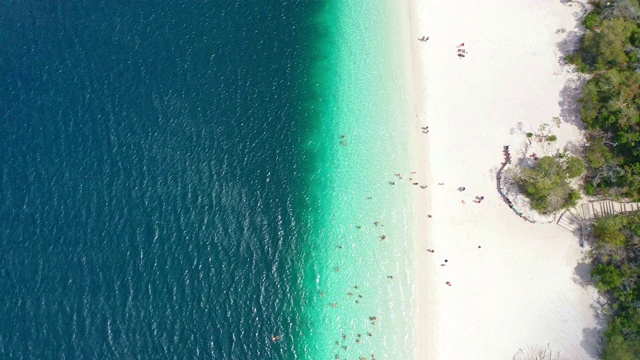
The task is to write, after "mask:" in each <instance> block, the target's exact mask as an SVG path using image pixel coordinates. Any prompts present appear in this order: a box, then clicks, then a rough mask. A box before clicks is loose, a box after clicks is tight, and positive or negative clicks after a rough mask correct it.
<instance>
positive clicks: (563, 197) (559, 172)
mask: <svg viewBox="0 0 640 360" xmlns="http://www.w3.org/2000/svg"><path fill="white" fill-rule="evenodd" d="M573 159H576V158H573V157H569V158H568V159H567V161H561V160H560V159H559V158H556V157H552V156H544V157H542V158H540V160H539V161H538V162H537V163H536V165H535V166H534V167H526V166H521V167H520V169H519V170H520V171H519V172H518V174H517V175H516V181H517V182H518V184H519V185H520V188H521V189H522V191H523V193H524V194H525V195H526V196H527V197H528V198H529V200H530V202H531V207H532V208H534V209H535V210H536V211H538V212H540V213H542V214H549V213H553V212H555V211H558V210H560V209H563V208H567V207H571V206H574V205H575V204H576V203H577V201H578V200H579V199H580V194H579V192H577V191H575V190H574V189H573V188H571V185H570V184H569V182H568V181H567V179H568V167H567V162H571V171H572V174H575V173H577V172H578V170H580V169H578V167H579V166H580V165H577V164H578V162H579V161H580V160H579V159H576V160H573ZM580 163H581V162H580Z"/></svg>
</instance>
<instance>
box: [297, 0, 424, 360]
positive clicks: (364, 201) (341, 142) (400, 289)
mask: <svg viewBox="0 0 640 360" xmlns="http://www.w3.org/2000/svg"><path fill="white" fill-rule="evenodd" d="M330 4H331V6H329V7H328V8H326V9H325V11H324V12H323V13H322V14H321V16H320V17H319V20H318V23H319V28H321V29H323V31H324V33H325V34H326V37H325V39H326V41H324V42H322V43H321V44H320V47H319V48H320V51H321V54H322V55H323V61H322V62H318V63H316V66H317V67H316V73H315V79H316V81H317V83H318V88H319V90H318V93H319V94H320V96H319V101H318V102H319V103H320V104H321V106H320V108H321V110H322V111H320V118H321V121H320V124H321V129H319V130H317V131H316V132H314V133H313V134H314V135H315V136H312V137H311V138H310V144H309V148H310V149H312V151H315V152H316V153H318V154H319V156H320V161H318V162H317V169H316V173H315V176H314V182H313V184H312V187H311V189H312V191H311V194H312V199H313V200H315V201H317V203H318V206H317V209H318V211H317V212H316V213H315V217H314V218H313V221H314V222H313V226H312V230H313V231H314V233H313V237H312V240H313V241H312V242H311V244H310V245H311V246H310V247H309V250H310V251H309V253H310V256H309V259H310V262H309V266H308V267H307V271H306V278H305V284H306V286H307V288H308V289H309V293H308V294H307V297H306V303H305V304H306V305H307V306H308V311H306V312H305V315H306V316H307V317H309V318H310V321H311V324H312V328H311V329H310V330H309V331H308V337H309V338H310V339H311V341H310V342H309V344H310V349H311V352H312V353H313V354H315V357H314V358H318V359H320V358H322V359H331V358H342V359H344V358H349V359H350V358H357V359H359V358H361V357H365V358H367V359H371V358H372V357H373V356H374V355H375V358H376V359H399V358H403V359H408V358H411V357H412V353H411V341H412V339H411V336H412V331H413V322H412V320H411V307H410V304H409V302H410V298H411V276H412V274H409V273H410V270H409V269H411V268H412V256H411V254H410V249H412V246H413V245H412V244H413V239H412V236H413V231H412V227H411V222H412V211H413V200H412V199H413V198H414V197H415V196H416V189H419V187H418V186H412V185H410V184H409V183H408V182H406V181H404V182H402V181H398V180H397V179H395V176H394V174H395V173H398V172H399V173H403V174H405V175H406V174H409V173H410V172H411V171H413V170H414V169H412V168H411V165H410V164H411V161H412V158H413V156H412V155H410V154H411V153H410V149H411V146H410V144H409V143H408V140H407V139H411V138H412V135H411V134H410V130H411V129H409V127H410V126H409V125H408V124H410V123H411V120H412V119H413V117H414V116H415V115H414V114H412V112H411V110H412V109H413V108H412V104H411V103H410V102H409V96H408V93H407V91H408V86H407V84H408V82H407V81H408V79H407V78H406V76H407V75H406V74H407V66H409V64H408V63H406V59H405V58H404V55H403V53H404V50H405V48H404V47H405V46H407V44H406V42H403V40H402V39H399V38H398V32H399V29H400V27H399V22H400V21H402V15H404V14H401V13H400V10H401V7H400V6H398V4H397V3H388V2H384V1H373V2H371V1H350V2H348V3H345V2H331V3H330ZM423 175H424V174H418V175H416V176H415V177H416V181H420V180H419V178H420V177H421V176H423ZM407 177H408V176H407ZM389 181H397V186H391V185H390V184H389ZM418 191H419V190H418ZM376 222H378V224H377V225H376ZM382 236H385V238H384V240H383V239H382ZM373 318H375V320H373V321H372V319H373Z"/></svg>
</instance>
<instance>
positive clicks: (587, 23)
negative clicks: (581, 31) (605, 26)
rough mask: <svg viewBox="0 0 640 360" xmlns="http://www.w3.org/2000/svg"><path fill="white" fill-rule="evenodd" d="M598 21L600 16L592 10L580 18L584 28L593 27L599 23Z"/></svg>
mask: <svg viewBox="0 0 640 360" xmlns="http://www.w3.org/2000/svg"><path fill="white" fill-rule="evenodd" d="M600 21H601V20H600V16H598V14H596V13H595V12H593V11H592V12H590V13H589V14H587V16H585V17H584V20H582V25H584V27H585V28H586V29H589V30H591V29H593V28H594V27H596V26H598V25H600Z"/></svg>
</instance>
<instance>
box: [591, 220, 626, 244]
mask: <svg viewBox="0 0 640 360" xmlns="http://www.w3.org/2000/svg"><path fill="white" fill-rule="evenodd" d="M624 225H625V222H624V218H622V217H606V218H601V219H599V220H598V221H597V222H596V224H595V227H594V229H593V233H594V235H595V236H596V237H597V238H598V239H599V243H600V244H605V245H610V246H614V247H616V246H623V245H624V244H625V242H626V237H625V236H624V234H623V233H622V232H621V231H620V229H622V227H623V226H624Z"/></svg>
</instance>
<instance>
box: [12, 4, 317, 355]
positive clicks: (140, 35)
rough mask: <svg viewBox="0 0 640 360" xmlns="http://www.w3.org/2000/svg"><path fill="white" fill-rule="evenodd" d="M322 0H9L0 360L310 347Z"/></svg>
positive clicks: (293, 351)
mask: <svg viewBox="0 0 640 360" xmlns="http://www.w3.org/2000/svg"><path fill="white" fill-rule="evenodd" d="M318 4H319V3H318V2H315V1H303V0H287V1H282V0H247V1H242V2H238V1H226V0H216V1H194V0H175V1H170V0H158V1H154V2H142V1H99V0H96V1H89V0H78V1H55V0H52V1H29V0H26V1H10V0H1V1H0V119H1V120H0V126H1V128H0V165H1V171H2V172H1V182H0V186H1V188H0V196H1V198H0V221H1V224H2V226H1V228H0V229H1V230H0V358H2V359H190V358H193V359H196V358H198V359H207V358H209V359H285V358H305V357H306V355H305V353H306V350H305V348H304V345H303V344H301V343H300V342H299V341H298V340H299V339H298V337H299V334H300V333H302V332H304V331H306V330H305V326H306V325H305V323H304V319H303V317H302V316H301V314H300V313H299V312H298V310H297V309H298V308H299V302H300V301H301V300H300V298H299V297H300V294H299V292H300V291H301V290H300V289H299V288H300V286H299V285H300V283H301V281H302V280H301V275H300V274H302V271H301V270H300V268H301V267H302V266H303V264H304V262H305V257H304V245H305V236H307V235H306V234H307V233H308V227H309V226H310V225H309V223H310V220H308V219H307V217H308V215H307V214H306V213H305V210H308V209H309V207H310V206H311V205H312V204H310V203H309V202H310V200H308V199H306V197H305V194H306V191H307V186H308V184H307V181H308V180H306V179H307V176H306V174H307V172H308V171H310V170H309V169H310V168H311V164H312V163H313V159H312V158H310V156H311V155H309V154H307V153H305V152H304V150H303V147H302V146H301V143H302V142H303V139H304V137H305V134H306V133H307V132H308V131H309V129H310V128H311V127H312V126H313V125H312V120H313V118H312V115H313V114H312V113H311V112H310V110H309V109H308V108H309V106H308V104H309V103H311V102H312V101H311V100H310V97H312V96H313V95H312V94H311V93H310V92H309V91H308V90H307V88H308V84H307V80H306V78H305V76H306V75H305V72H306V70H307V69H308V68H309V67H310V66H311V64H312V62H313V61H314V59H313V56H314V55H313V46H312V45H313V43H314V41H315V39H314V36H313V35H314V34H316V32H315V31H314V29H313V24H312V20H313V15H314V13H315V11H317V9H316V7H317V6H318ZM272 335H284V336H283V339H282V340H281V341H279V342H277V343H272V341H271V336H272Z"/></svg>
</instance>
